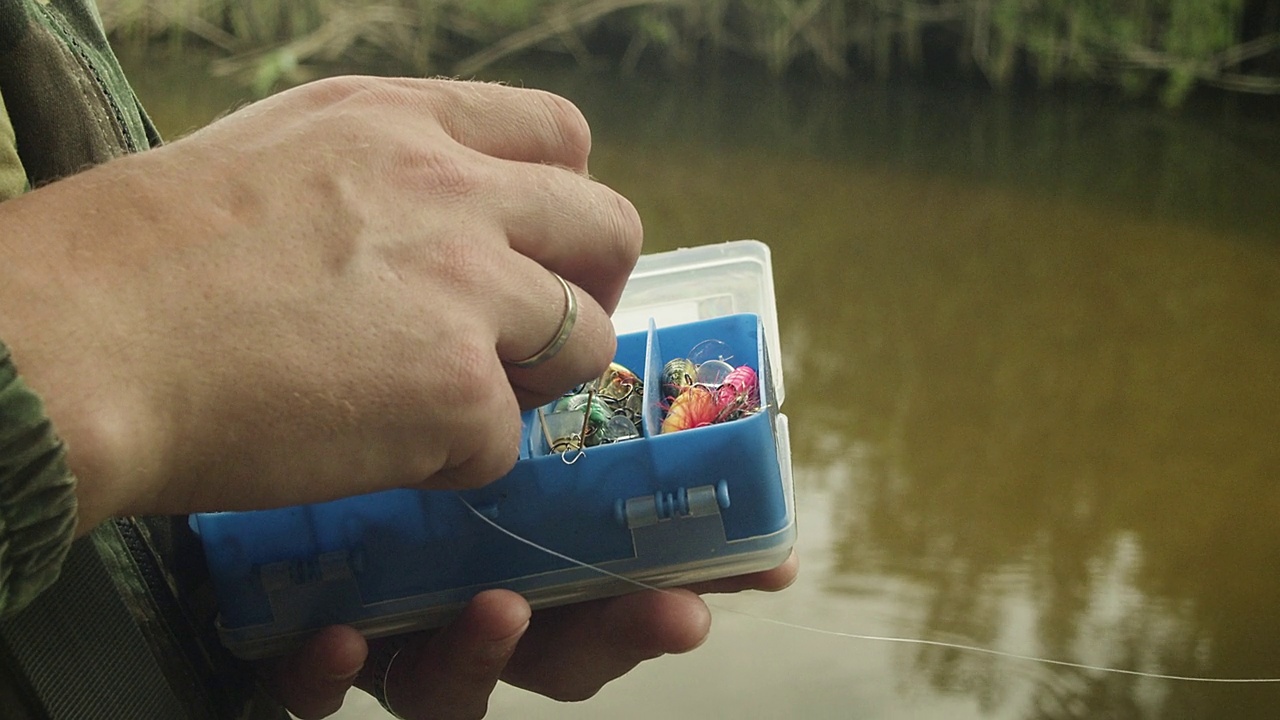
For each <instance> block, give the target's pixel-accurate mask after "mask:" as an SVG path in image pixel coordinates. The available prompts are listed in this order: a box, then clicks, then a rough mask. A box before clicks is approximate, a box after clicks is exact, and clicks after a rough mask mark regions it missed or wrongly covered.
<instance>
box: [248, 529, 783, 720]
mask: <svg viewBox="0 0 1280 720" xmlns="http://www.w3.org/2000/svg"><path fill="white" fill-rule="evenodd" d="M797 568H798V563H797V559H796V556H795V555H792V556H791V557H790V558H789V559H788V560H787V562H785V563H783V564H782V565H781V566H779V567H777V568H775V569H773V570H769V571H766V572H761V573H754V574H751V575H744V576H741V577H736V578H728V579H725V580H715V581H711V582H707V583H701V584H698V585H695V586H691V587H689V588H685V589H677V590H669V591H663V592H652V591H649V592H639V593H634V594H630V595H623V596H621V597H616V598H608V599H604V600H596V601H591V602H585V603H579V604H576V605H566V606H563V607H557V608H550V609H547V610H541V611H538V612H536V613H532V616H531V615H530V612H529V606H528V604H527V603H525V601H524V599H523V598H521V597H520V596H519V595H516V594H515V593H511V592H507V591H504V590H491V591H488V592H484V593H481V594H480V595H477V596H476V597H475V599H474V600H472V602H471V604H470V605H468V606H467V608H466V610H464V611H463V613H462V615H460V616H459V617H458V619H456V620H455V621H454V622H453V623H452V624H451V625H449V626H448V627H445V628H442V629H441V630H439V631H437V632H431V633H418V634H415V635H412V636H409V637H407V638H389V639H386V640H375V641H373V642H372V643H368V644H366V643H365V640H364V638H362V637H361V636H360V634H359V633H358V632H356V631H355V630H354V629H352V628H350V627H345V626H334V627H330V628H326V629H325V630H322V631H321V632H319V633H317V634H316V635H315V636H314V637H313V638H312V639H311V641H310V642H308V643H307V645H306V646H304V647H303V648H302V649H300V650H298V651H297V652H295V653H294V654H292V655H290V656H289V657H286V658H281V659H280V660H276V661H272V662H268V663H264V664H263V671H264V674H265V675H266V677H267V681H268V684H269V686H270V687H271V688H272V689H273V690H274V691H275V693H276V695H277V696H278V697H279V698H280V699H281V700H282V701H283V702H284V703H285V705H286V707H288V708H289V710H290V711H291V712H292V713H294V714H295V715H297V716H298V717H300V718H304V720H310V719H312V718H323V717H327V716H329V715H331V714H333V713H334V712H337V710H338V708H340V707H341V706H342V700H343V696H344V695H345V694H346V692H347V690H348V689H350V687H351V686H352V684H353V682H354V683H355V685H356V686H358V687H360V688H361V689H364V690H366V691H371V690H372V688H373V684H374V682H375V681H376V680H377V678H374V677H372V676H371V672H373V670H372V669H371V667H370V666H371V665H373V664H374V663H367V662H366V659H367V658H368V657H375V656H378V655H385V654H387V653H389V652H392V646H394V647H399V648H402V649H400V654H399V655H398V656H397V657H396V659H395V662H394V663H392V665H391V669H390V673H389V677H387V678H386V697H387V700H388V703H389V704H390V706H391V707H392V709H394V710H395V711H396V713H397V714H399V715H400V716H401V717H404V718H406V720H428V719H429V720H464V719H469V718H479V717H483V716H484V714H485V712H486V710H487V708H488V703H489V695H490V694H491V693H492V692H493V689H494V687H495V686H496V685H497V683H498V681H499V680H502V681H505V682H508V683H510V684H512V685H515V686H517V687H521V688H524V689H526V690H530V691H533V692H536V693H540V694H542V695H546V696H548V697H551V698H554V699H557V700H585V699H587V698H589V697H591V696H592V695H595V694H596V693H597V692H598V691H599V690H600V688H602V687H603V686H604V685H605V684H606V683H608V682H610V681H611V680H614V679H615V678H618V677H621V676H622V675H624V674H626V673H627V672H629V671H630V670H631V669H632V668H634V667H635V666H636V665H639V664H640V663H641V662H643V661H645V660H649V659H652V658H656V657H659V656H661V655H665V654H668V653H683V652H688V651H689V650H692V649H694V648H696V647H697V646H698V645H700V644H702V642H703V641H704V640H705V639H706V637H707V633H708V632H709V630H710V628H711V614H710V611H709V610H708V608H707V606H706V604H705V603H704V602H703V601H702V599H701V598H700V597H699V593H726V592H738V591H741V590H751V589H755V590H769V591H773V590H781V589H783V588H785V587H787V586H788V585H790V584H791V583H792V581H793V580H794V579H795V576H796V572H797Z"/></svg>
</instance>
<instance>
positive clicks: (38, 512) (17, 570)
mask: <svg viewBox="0 0 1280 720" xmlns="http://www.w3.org/2000/svg"><path fill="white" fill-rule="evenodd" d="M75 487H76V481H75V477H74V476H73V475H72V474H71V472H70V470H68V469H67V462H66V448H65V447H64V445H63V444H62V441H61V440H60V439H59V438H58V436H57V435H56V434H55V433H54V431H53V424H52V423H51V422H50V421H49V418H48V417H46V416H45V412H44V403H42V402H41V401H40V398H39V397H38V396H37V395H36V394H35V393H34V392H32V391H31V389H30V388H28V387H27V384H26V383H25V382H23V381H22V378H21V377H20V376H19V375H18V371H17V369H16V368H15V367H14V365H13V361H12V360H11V359H10V357H9V349H8V348H7V347H5V345H4V343H0V617H3V616H5V615H8V614H11V613H14V612H17V611H18V610H20V609H22V608H23V607H26V605H27V604H28V603H30V602H31V600H32V599H33V598H35V597H36V596H37V595H39V594H40V592H41V591H43V590H44V589H45V588H46V587H48V586H49V585H51V584H52V583H53V581H54V580H56V579H57V578H58V573H59V571H60V570H61V568H62V561H63V559H64V558H65V557H66V555H67V550H68V549H69V548H70V547H71V540H72V539H73V537H74V535H75V527H76V495H75Z"/></svg>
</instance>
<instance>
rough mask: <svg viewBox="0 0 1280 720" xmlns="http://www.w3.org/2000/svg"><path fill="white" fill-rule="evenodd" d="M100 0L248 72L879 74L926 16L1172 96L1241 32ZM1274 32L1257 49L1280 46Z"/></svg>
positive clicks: (603, 9) (1092, 2) (982, 59)
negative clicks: (519, 68) (537, 59)
mask: <svg viewBox="0 0 1280 720" xmlns="http://www.w3.org/2000/svg"><path fill="white" fill-rule="evenodd" d="M100 2H101V4H102V6H103V11H104V17H105V18H106V19H107V22H108V25H109V27H110V28H112V29H113V30H114V31H115V32H116V33H117V34H118V35H122V36H128V37H133V38H139V37H143V38H158V37H164V36H168V37H171V38H173V37H186V36H196V37H200V38H203V39H204V40H206V41H209V42H211V43H213V44H214V45H216V46H219V47H221V48H222V49H223V50H225V51H226V52H227V53H228V54H229V55H231V56H233V58H241V59H242V60H243V62H249V63H251V64H256V65H255V66H254V67H252V68H250V69H249V70H248V71H246V72H247V75H248V76H249V77H251V78H252V79H253V80H252V81H253V82H254V83H256V84H258V85H263V84H264V83H265V84H268V85H270V84H274V83H275V82H276V81H277V80H278V79H279V78H281V77H288V76H290V75H292V74H294V73H295V71H296V70H297V69H298V68H301V67H304V66H306V65H308V64H315V63H324V62H334V61H352V60H353V59H368V58H370V57H378V56H381V57H382V58H383V59H384V60H385V59H391V60H394V61H396V62H398V63H402V64H403V65H404V66H405V70H406V71H408V72H418V73H425V72H439V71H445V72H449V71H450V70H452V69H454V67H457V68H459V69H461V70H462V71H464V74H469V73H470V72H474V71H476V70H478V69H479V68H481V67H483V65H484V64H487V63H490V62H493V61H495V60H497V59H500V58H502V57H505V56H507V55H510V54H512V53H518V52H527V51H530V50H533V49H539V48H542V49H552V50H560V51H566V50H567V51H568V52H571V53H572V54H573V55H574V56H575V57H577V58H579V59H583V58H584V57H585V56H586V55H587V54H588V53H591V52H599V53H603V54H605V55H606V56H608V57H610V58H612V59H613V60H615V61H616V62H618V63H619V64H620V65H621V66H622V67H624V68H630V67H633V66H634V65H635V64H636V62H637V61H638V60H639V58H640V57H641V56H642V55H646V54H647V55H654V54H657V55H659V56H661V57H663V58H664V59H665V60H667V61H668V62H669V63H670V64H675V65H687V64H690V63H692V62H695V61H696V60H698V59H699V58H704V57H706V56H708V55H710V54H717V53H729V54H734V55H740V56H746V57H749V58H751V59H753V60H755V61H757V62H760V63H761V64H763V65H764V66H765V67H768V68H770V69H771V70H772V71H774V72H776V73H782V72H785V71H787V70H788V69H790V68H792V67H794V66H795V65H796V64H797V63H804V64H805V65H806V66H811V67H817V68H819V69H821V70H822V71H825V72H831V73H837V74H839V73H844V72H846V71H847V70H848V69H849V65H848V62H849V61H850V60H851V59H853V58H860V59H861V60H862V62H863V63H864V67H865V66H868V65H869V66H870V67H871V68H872V69H873V70H874V71H875V72H876V73H877V74H878V75H881V76H885V75H887V74H889V72H890V71H891V70H893V69H895V68H896V67H898V66H900V65H902V64H904V63H905V65H906V66H908V67H910V68H916V67H918V66H919V65H920V63H921V62H922V57H923V56H924V53H923V52H922V49H921V45H922V38H923V37H926V35H925V34H924V31H925V29H926V28H929V27H944V28H949V29H950V30H951V32H947V33H934V34H932V35H929V36H928V37H931V38H941V39H942V40H941V41H943V42H952V43H954V44H956V45H957V47H956V48H955V50H956V52H955V54H954V56H955V57H958V58H960V59H961V61H962V62H972V63H974V64H976V65H977V66H978V67H979V69H980V70H981V71H982V72H983V73H984V74H985V75H986V77H987V78H988V79H989V80H990V81H991V82H992V83H993V84H995V85H997V86H1000V85H1004V84H1006V83H1008V82H1010V80H1011V79H1012V78H1013V77H1014V75H1015V74H1016V73H1017V72H1018V71H1019V69H1021V68H1025V69H1026V70H1028V71H1030V72H1034V73H1035V74H1036V76H1038V77H1039V79H1040V81H1041V83H1042V84H1046V85H1047V84H1052V83H1055V82H1059V81H1063V80H1080V79H1088V80H1092V81H1100V82H1110V83H1115V84H1118V85H1120V86H1121V87H1124V88H1126V89H1127V90H1129V91H1131V92H1134V93H1138V94H1141V93H1145V92H1147V90H1148V88H1149V87H1150V86H1151V82H1152V80H1159V81H1160V83H1161V87H1160V96H1161V98H1162V99H1163V100H1164V102H1166V103H1168V104H1170V105H1176V104H1178V103H1179V102H1181V101H1182V100H1183V99H1184V98H1185V97H1186V95H1187V93H1188V92H1190V91H1191V90H1192V89H1193V88H1194V87H1196V86H1197V85H1198V84H1201V83H1217V84H1221V85H1224V86H1229V84H1228V83H1226V82H1225V81H1223V75H1224V73H1225V72H1227V71H1229V70H1235V69H1236V68H1234V67H1231V65H1232V64H1234V65H1238V64H1239V63H1240V62H1241V60H1239V59H1235V60H1232V61H1229V62H1228V61H1224V60H1223V58H1226V57H1231V54H1230V53H1229V52H1228V51H1229V50H1231V49H1232V48H1236V47H1239V46H1240V43H1241V42H1242V41H1243V40H1244V38H1242V37H1241V32H1242V31H1241V16H1242V13H1243V4H1244V0H1114V1H1113V0H384V2H382V3H378V4H372V5H370V4H367V3H363V2H360V0H289V1H288V2H284V1H279V2H268V1H263V2H258V1H257V0H255V2H234V1H233V0H155V1H153V2H142V0H100ZM1276 37H1277V41H1276V42H1275V43H1274V47H1273V48H1270V49H1264V52H1269V51H1272V50H1276V49H1280V35H1277V36H1276ZM586 38H591V39H593V40H594V41H595V43H594V44H593V45H592V49H591V50H588V46H587V44H586V40H585V39H586ZM602 38H603V39H604V40H605V42H604V43H603V44H601V42H600V41H601V39H602ZM948 39H949V40H948ZM1254 54H1255V55H1256V54H1257V53H1254ZM236 62H237V61H236V60H230V61H228V63H229V64H230V65H232V66H234V65H235V64H236ZM243 62H242V63H241V64H243ZM241 69H242V70H243V68H241ZM264 78H268V79H270V78H275V79H273V80H271V81H270V82H269V83H268V82H267V80H264ZM1251 79H1253V80H1259V82H1253V83H1250V84H1251V86H1252V87H1249V88H1239V89H1253V90H1255V91H1259V89H1261V90H1266V89H1268V88H1272V89H1273V91H1275V92H1280V80H1274V79H1271V78H1260V79H1259V78H1251ZM1237 85H1241V84H1240V83H1237Z"/></svg>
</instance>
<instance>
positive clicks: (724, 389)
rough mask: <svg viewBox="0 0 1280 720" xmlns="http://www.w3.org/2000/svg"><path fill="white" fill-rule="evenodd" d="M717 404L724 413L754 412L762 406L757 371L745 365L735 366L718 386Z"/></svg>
mask: <svg viewBox="0 0 1280 720" xmlns="http://www.w3.org/2000/svg"><path fill="white" fill-rule="evenodd" d="M716 406H717V407H718V408H719V410H720V411H721V413H722V414H725V415H731V414H734V413H737V412H739V411H744V412H754V411H755V410H756V409H758V408H759V407H760V382H759V379H758V378H757V377H756V371H755V370H752V369H751V368H750V367H748V366H746V365H743V366H741V367H738V368H734V370H733V372H731V373H729V375H728V376H727V377H726V378H725V379H724V382H723V383H720V387H719V388H716Z"/></svg>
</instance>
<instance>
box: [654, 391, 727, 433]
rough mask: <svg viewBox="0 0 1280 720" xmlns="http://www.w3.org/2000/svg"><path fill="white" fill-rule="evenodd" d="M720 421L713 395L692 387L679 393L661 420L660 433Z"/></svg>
mask: <svg viewBox="0 0 1280 720" xmlns="http://www.w3.org/2000/svg"><path fill="white" fill-rule="evenodd" d="M719 420H720V408H719V406H718V405H717V404H716V397H715V395H714V394H713V393H712V392H711V391H710V390H708V389H707V388H705V387H703V386H701V385H694V386H692V387H690V388H688V389H687V390H685V391H684V392H682V393H680V396H679V397H677V398H676V399H675V400H674V401H673V402H672V403H671V409H670V410H668V411H667V417H666V418H664V419H663V420H662V432H664V433H669V432H675V431H677V430H690V429H693V428H699V427H703V426H705V425H711V424H713V423H715V422H718V421H719Z"/></svg>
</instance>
